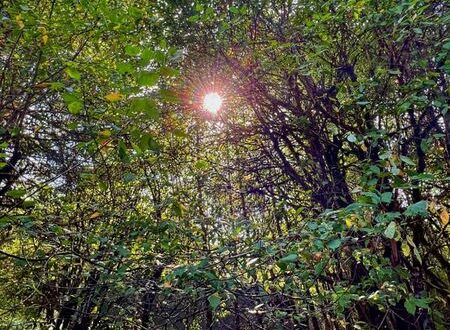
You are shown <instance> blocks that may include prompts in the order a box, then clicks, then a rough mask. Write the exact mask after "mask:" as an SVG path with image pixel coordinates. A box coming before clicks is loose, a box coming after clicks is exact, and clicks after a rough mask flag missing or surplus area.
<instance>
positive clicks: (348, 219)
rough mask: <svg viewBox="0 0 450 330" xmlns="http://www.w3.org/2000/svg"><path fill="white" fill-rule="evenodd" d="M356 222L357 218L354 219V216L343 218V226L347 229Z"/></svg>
mask: <svg viewBox="0 0 450 330" xmlns="http://www.w3.org/2000/svg"><path fill="white" fill-rule="evenodd" d="M357 220H358V218H357V217H356V215H354V214H352V215H349V216H348V217H346V218H345V224H346V226H347V227H348V228H351V227H352V226H354V225H355V223H356V221H357Z"/></svg>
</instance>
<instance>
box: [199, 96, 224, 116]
mask: <svg viewBox="0 0 450 330" xmlns="http://www.w3.org/2000/svg"><path fill="white" fill-rule="evenodd" d="M221 106H222V98H221V97H220V95H219V94H217V93H215V92H213V93H208V94H206V95H205V97H204V98H203V108H204V109H205V110H206V111H208V112H211V113H216V112H217V111H218V110H219V109H220V107H221Z"/></svg>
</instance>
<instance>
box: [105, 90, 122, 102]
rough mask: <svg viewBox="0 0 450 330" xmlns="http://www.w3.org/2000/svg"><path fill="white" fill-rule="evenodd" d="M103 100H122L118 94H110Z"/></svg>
mask: <svg viewBox="0 0 450 330" xmlns="http://www.w3.org/2000/svg"><path fill="white" fill-rule="evenodd" d="M105 99H106V100H108V101H109V102H117V101H120V100H121V99H123V95H122V94H120V93H118V92H111V93H109V94H108V95H106V96H105Z"/></svg>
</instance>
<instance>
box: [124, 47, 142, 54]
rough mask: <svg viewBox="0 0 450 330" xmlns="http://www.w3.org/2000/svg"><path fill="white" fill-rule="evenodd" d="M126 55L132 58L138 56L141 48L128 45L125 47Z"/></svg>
mask: <svg viewBox="0 0 450 330" xmlns="http://www.w3.org/2000/svg"><path fill="white" fill-rule="evenodd" d="M125 54H127V55H130V56H136V55H138V54H139V47H138V46H133V45H127V46H125Z"/></svg>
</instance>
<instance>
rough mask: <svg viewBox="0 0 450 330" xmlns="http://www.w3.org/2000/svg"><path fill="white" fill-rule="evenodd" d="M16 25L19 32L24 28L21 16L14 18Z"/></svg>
mask: <svg viewBox="0 0 450 330" xmlns="http://www.w3.org/2000/svg"><path fill="white" fill-rule="evenodd" d="M16 23H17V25H18V26H19V28H20V29H21V30H22V29H23V28H24V27H25V24H24V23H23V21H22V15H20V14H19V15H17V16H16Z"/></svg>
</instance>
